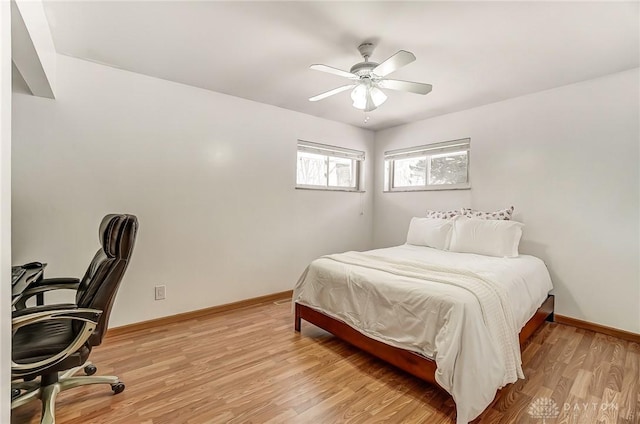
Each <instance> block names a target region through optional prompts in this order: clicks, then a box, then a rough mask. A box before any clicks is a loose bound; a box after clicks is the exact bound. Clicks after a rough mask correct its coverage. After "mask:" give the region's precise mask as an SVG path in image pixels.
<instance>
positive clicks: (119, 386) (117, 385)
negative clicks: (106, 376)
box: [111, 383, 124, 395]
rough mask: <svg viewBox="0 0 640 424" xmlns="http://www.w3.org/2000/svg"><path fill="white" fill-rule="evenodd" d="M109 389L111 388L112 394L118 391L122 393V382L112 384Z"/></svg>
mask: <svg viewBox="0 0 640 424" xmlns="http://www.w3.org/2000/svg"><path fill="white" fill-rule="evenodd" d="M111 390H113V394H114V395H117V394H118V393H122V392H123V391H124V383H115V384H112V385H111Z"/></svg>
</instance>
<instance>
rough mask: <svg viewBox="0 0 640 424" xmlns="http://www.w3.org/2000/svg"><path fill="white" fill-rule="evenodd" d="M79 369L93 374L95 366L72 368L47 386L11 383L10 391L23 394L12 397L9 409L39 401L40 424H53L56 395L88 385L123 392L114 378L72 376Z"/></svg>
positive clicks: (43, 383) (35, 381)
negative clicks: (98, 385) (105, 386)
mask: <svg viewBox="0 0 640 424" xmlns="http://www.w3.org/2000/svg"><path fill="white" fill-rule="evenodd" d="M81 369H85V371H86V370H90V371H89V372H91V371H93V372H95V366H93V365H92V364H91V362H86V363H85V364H83V365H81V366H79V367H75V368H72V369H70V370H68V371H65V372H64V373H62V374H60V375H59V376H58V377H57V378H54V379H53V381H52V382H50V383H49V384H47V381H45V379H42V380H40V381H37V380H32V381H20V382H14V383H11V389H12V390H19V391H20V392H22V391H23V390H24V391H25V393H21V394H20V395H18V396H15V397H12V399H11V409H14V408H17V407H18V406H22V405H24V404H27V403H29V402H31V401H32V400H35V399H40V401H41V402H42V418H41V420H40V424H55V422H56V417H55V404H56V397H57V396H58V393H60V392H64V391H65V390H69V389H73V388H74V387H78V386H86V385H89V384H109V385H110V386H111V390H113V392H114V394H118V393H121V392H122V391H123V390H124V387H125V386H124V383H122V382H121V381H120V379H119V378H118V377H115V376H93V375H92V376H88V375H87V376H78V377H74V376H73V375H74V374H75V373H77V372H78V371H80V370H81ZM93 372H91V374H92V373H93Z"/></svg>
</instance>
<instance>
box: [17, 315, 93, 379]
mask: <svg viewBox="0 0 640 424" xmlns="http://www.w3.org/2000/svg"><path fill="white" fill-rule="evenodd" d="M100 315H102V311H101V310H98V309H91V308H78V307H77V306H76V305H73V304H58V305H43V306H36V307H33V308H25V309H20V310H18V311H13V313H12V316H11V326H12V330H13V331H14V332H15V331H16V330H18V329H20V328H21V327H24V326H27V325H31V324H35V323H38V322H42V321H51V320H63V319H70V320H75V321H81V322H82V323H83V325H82V328H80V330H78V333H77V335H76V337H75V338H74V340H72V341H71V343H70V344H69V345H68V346H67V347H66V348H64V349H63V350H62V351H61V352H58V353H57V354H55V355H53V356H51V357H49V358H46V359H42V360H39V361H37V362H33V363H16V362H14V361H13V360H12V361H11V378H16V377H17V378H19V377H21V376H25V375H29V373H32V372H34V371H36V370H41V369H44V368H48V367H51V366H52V365H55V364H57V363H58V362H61V361H63V360H64V359H65V358H68V357H69V356H71V355H73V354H74V353H75V352H77V351H78V349H80V348H81V347H82V346H83V345H84V344H85V343H86V342H87V340H89V337H91V335H92V334H93V332H94V330H95V329H96V325H97V324H98V319H99V318H100Z"/></svg>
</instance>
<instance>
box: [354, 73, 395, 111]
mask: <svg viewBox="0 0 640 424" xmlns="http://www.w3.org/2000/svg"><path fill="white" fill-rule="evenodd" d="M351 99H352V100H353V107H355V108H356V109H360V110H364V111H366V112H370V111H372V110H374V109H377V108H378V107H379V106H380V105H381V104H383V103H384V102H385V101H386V100H387V96H386V94H384V93H383V92H382V90H380V89H379V88H378V87H376V85H375V84H373V83H372V82H371V80H369V79H368V78H365V79H363V80H362V82H361V83H360V84H358V85H356V87H355V88H354V89H353V91H351Z"/></svg>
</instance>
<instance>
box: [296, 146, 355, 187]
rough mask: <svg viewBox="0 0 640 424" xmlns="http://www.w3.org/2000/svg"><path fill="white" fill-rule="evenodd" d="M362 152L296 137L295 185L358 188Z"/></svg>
mask: <svg viewBox="0 0 640 424" xmlns="http://www.w3.org/2000/svg"><path fill="white" fill-rule="evenodd" d="M363 161H364V152H360V151H358V150H351V149H345V148H342V147H335V146H328V145H325V144H319V143H312V142H310V141H302V140H298V164H297V177H296V188H310V189H319V190H342V191H359V190H360V175H361V171H360V168H361V163H362V162H363Z"/></svg>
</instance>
